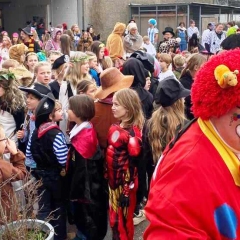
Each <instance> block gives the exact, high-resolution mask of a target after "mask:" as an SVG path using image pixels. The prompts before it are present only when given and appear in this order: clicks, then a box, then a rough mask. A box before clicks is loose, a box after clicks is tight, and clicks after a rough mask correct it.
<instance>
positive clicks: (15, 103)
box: [0, 69, 26, 143]
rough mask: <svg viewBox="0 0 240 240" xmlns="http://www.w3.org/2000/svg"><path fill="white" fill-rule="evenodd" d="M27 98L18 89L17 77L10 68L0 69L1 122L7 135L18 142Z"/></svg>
mask: <svg viewBox="0 0 240 240" xmlns="http://www.w3.org/2000/svg"><path fill="white" fill-rule="evenodd" d="M25 105H26V104H25V99H24V95H23V93H22V92H21V90H19V89H18V84H17V81H16V77H15V75H14V74H13V73H11V72H9V71H8V70H4V69H2V70H1V71H0V110H1V111H0V123H1V124H2V125H3V127H4V131H5V134H6V136H7V137H9V136H11V139H13V140H14V141H15V142H16V143H17V136H16V132H17V131H18V130H20V129H21V125H22V124H23V122H24V107H25Z"/></svg>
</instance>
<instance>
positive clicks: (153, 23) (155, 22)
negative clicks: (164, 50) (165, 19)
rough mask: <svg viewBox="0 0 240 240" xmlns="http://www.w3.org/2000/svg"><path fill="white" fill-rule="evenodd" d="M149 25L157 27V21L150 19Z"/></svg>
mask: <svg viewBox="0 0 240 240" xmlns="http://www.w3.org/2000/svg"><path fill="white" fill-rule="evenodd" d="M148 23H149V24H152V25H153V26H157V21H156V19H154V18H151V19H149V20H148Z"/></svg>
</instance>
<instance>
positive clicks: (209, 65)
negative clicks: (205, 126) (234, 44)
mask: <svg viewBox="0 0 240 240" xmlns="http://www.w3.org/2000/svg"><path fill="white" fill-rule="evenodd" d="M239 56H240V49H235V50H229V51H225V52H222V53H221V54H218V55H215V56H213V57H211V58H210V59H209V60H208V62H206V63H205V64H204V65H203V66H202V68H201V69H200V70H199V71H198V72H197V74H196V76H195V79H194V82H193V85H192V90H191V99H192V103H193V106H192V111H193V114H194V116H195V117H200V118H202V119H203V120H208V119H209V118H211V117H221V116H223V115H225V114H226V113H228V112H229V111H230V110H232V109H233V108H235V107H237V106H239V105H240V75H239V74H238V71H239V69H240V66H239V62H238V61H236V59H238V58H239Z"/></svg>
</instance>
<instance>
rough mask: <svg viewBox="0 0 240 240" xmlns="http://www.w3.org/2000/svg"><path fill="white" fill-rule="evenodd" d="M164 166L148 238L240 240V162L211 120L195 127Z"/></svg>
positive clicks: (157, 176) (154, 189)
mask: <svg viewBox="0 0 240 240" xmlns="http://www.w3.org/2000/svg"><path fill="white" fill-rule="evenodd" d="M159 161H160V163H159V164H158V166H157V167H156V170H155V172H154V174H153V178H152V183H151V189H150V194H149V200H148V203H147V206H146V207H145V212H146V215H147V218H148V219H149V221H150V225H149V227H148V229H147V230H146V232H145V234H144V239H146V240H148V239H149V240H161V239H164V240H165V239H171V240H175V239H176V240H185V239H199V240H203V239H204V240H208V239H209V240H210V239H214V240H230V239H231V240H233V239H240V225H239V219H240V202H239V201H238V199H239V198H240V191H239V187H240V177H239V167H240V162H239V159H238V158H237V156H236V155H235V154H234V153H233V152H232V150H231V149H230V148H229V147H228V146H227V145H226V144H225V143H224V142H223V141H222V140H221V138H220V137H219V135H218V134H217V132H216V130H215V129H214V127H213V125H212V124H211V122H210V121H203V120H201V119H198V121H197V122H194V123H193V124H192V125H191V126H190V128H189V129H187V131H186V132H185V133H184V134H183V135H182V136H181V138H180V139H179V140H178V141H177V142H176V143H175V145H174V147H173V148H172V149H169V147H168V148H167V149H166V150H165V152H164V153H163V157H162V159H161V160H159Z"/></svg>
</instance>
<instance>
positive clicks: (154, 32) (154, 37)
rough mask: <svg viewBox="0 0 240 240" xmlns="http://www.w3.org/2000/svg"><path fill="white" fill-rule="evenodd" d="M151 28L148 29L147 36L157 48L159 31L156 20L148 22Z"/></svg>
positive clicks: (152, 19)
mask: <svg viewBox="0 0 240 240" xmlns="http://www.w3.org/2000/svg"><path fill="white" fill-rule="evenodd" d="M148 25H149V28H148V29H147V34H148V37H149V39H150V42H151V43H152V44H153V45H154V47H155V48H156V47H157V44H158V38H159V36H158V32H159V31H158V29H157V27H156V26H157V20H156V19H154V18H151V19H149V20H148Z"/></svg>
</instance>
